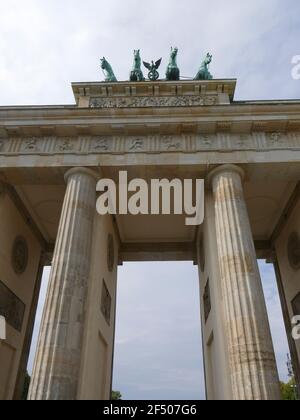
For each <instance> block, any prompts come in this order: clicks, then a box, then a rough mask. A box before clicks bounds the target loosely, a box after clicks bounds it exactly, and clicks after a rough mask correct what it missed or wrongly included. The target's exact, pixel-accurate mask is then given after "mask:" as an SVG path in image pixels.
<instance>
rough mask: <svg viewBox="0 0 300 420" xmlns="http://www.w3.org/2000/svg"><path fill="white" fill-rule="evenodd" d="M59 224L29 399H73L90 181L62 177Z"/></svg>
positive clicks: (81, 172)
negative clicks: (62, 203)
mask: <svg viewBox="0 0 300 420" xmlns="http://www.w3.org/2000/svg"><path fill="white" fill-rule="evenodd" d="M66 180H67V191H66V195H65V199H64V205H63V210H62V215H61V220H60V227H59V233H58V237H57V242H56V247H55V251H54V258H53V264H52V271H51V275H50V282H49V289H48V296H47V301H46V307H45V310H44V315H43V321H42V327H41V332H40V337H39V343H38V350H37V354H36V359H35V366H34V371H33V376H32V382H31V388H30V393H29V399H31V400H74V399H76V393H77V387H78V379H79V369H80V360H81V347H82V337H83V327H84V319H85V301H86V294H87V286H88V277H89V269H90V251H91V239H92V230H93V219H94V214H95V211H96V210H95V209H96V177H95V174H94V173H93V172H92V171H89V170H87V169H84V168H78V169H73V170H72V169H71V170H70V171H69V172H67V174H66Z"/></svg>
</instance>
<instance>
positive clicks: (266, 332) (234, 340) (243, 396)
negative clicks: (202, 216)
mask: <svg viewBox="0 0 300 420" xmlns="http://www.w3.org/2000/svg"><path fill="white" fill-rule="evenodd" d="M243 177H244V173H243V170H242V169H241V168H239V167H237V166H234V165H225V166H221V167H219V168H217V169H216V170H214V171H213V172H212V173H211V174H210V176H209V181H210V182H211V185H212V188H213V194H214V203H215V224H216V232H217V238H216V239H217V252H218V259H219V267H220V275H221V291H222V298H223V305H224V315H225V322H224V326H225V336H226V340H227V345H228V354H229V358H230V360H229V363H230V374H231V382H232V391H233V398H234V399H235V400H273V399H280V390H279V378H278V373H277V367H276V361H275V354H274V348H273V343H272V338H271V332H270V326H269V321H268V316H267V310H266V304H265V299H264V294H263V289H262V284H261V279H260V273H259V268H258V264H257V260H256V253H255V248H254V242H253V237H252V232H251V228H250V222H249V217H248V213H247V208H246V204H245V200H244V193H243V186H242V180H243ZM220 351H221V349H220Z"/></svg>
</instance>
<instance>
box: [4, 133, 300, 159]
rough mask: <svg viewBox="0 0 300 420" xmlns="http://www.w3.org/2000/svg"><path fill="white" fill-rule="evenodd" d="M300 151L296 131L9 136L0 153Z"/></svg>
mask: <svg viewBox="0 0 300 420" xmlns="http://www.w3.org/2000/svg"><path fill="white" fill-rule="evenodd" d="M276 150H293V151H300V133H287V134H285V133H252V134H230V133H217V134H176V135H159V134H158V135H146V136H130V135H128V136H125V135H124V136H77V137H55V136H52V137H11V138H8V139H0V156H1V155H2V156H19V155H46V156H47V155H61V154H62V155H66V154H70V155H74V154H75V155H81V154H99V155H102V154H128V153H178V152H180V153H190V152H202V151H207V152H220V153H229V152H232V151H257V152H259V151H276Z"/></svg>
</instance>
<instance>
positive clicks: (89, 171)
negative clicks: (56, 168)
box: [65, 167, 100, 182]
mask: <svg viewBox="0 0 300 420" xmlns="http://www.w3.org/2000/svg"><path fill="white" fill-rule="evenodd" d="M78 174H81V175H88V176H90V177H92V178H94V179H95V181H96V182H97V181H98V180H99V178H100V175H99V174H98V173H97V172H96V171H93V170H92V169H89V168H84V167H78V168H72V169H69V170H68V171H67V172H66V173H65V181H66V182H68V180H69V179H70V177H71V176H73V175H78Z"/></svg>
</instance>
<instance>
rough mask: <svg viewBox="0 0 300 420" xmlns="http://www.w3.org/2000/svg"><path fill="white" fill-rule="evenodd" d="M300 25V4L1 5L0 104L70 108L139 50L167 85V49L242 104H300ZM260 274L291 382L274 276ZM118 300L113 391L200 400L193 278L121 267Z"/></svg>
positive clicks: (186, 273) (54, 0)
mask: <svg viewBox="0 0 300 420" xmlns="http://www.w3.org/2000/svg"><path fill="white" fill-rule="evenodd" d="M299 16H300V3H299V2H298V1H297V0H285V1H283V0H251V1H249V0H247V1H246V0H244V1H241V0H227V1H226V2H225V1H223V0H214V1H213V2H207V1H202V0H185V1H181V2H180V1H178V0H151V1H150V2H145V1H143V2H141V1H140V0H139V1H137V0H125V1H124V0H110V1H103V0H85V1H79V0H63V1H61V0H9V1H6V0H0V92H1V94H0V105H16V104H18V105H21V104H28V105H30V104H68V103H73V102H74V98H73V96H72V91H71V87H70V82H72V81H96V80H102V78H103V75H102V73H101V71H100V69H99V58H100V57H103V56H106V58H107V59H108V60H109V62H110V63H111V64H112V66H113V68H114V70H115V73H116V76H117V77H118V79H119V80H125V79H127V78H128V74H129V71H130V69H131V66H132V52H133V49H137V48H140V49H141V54H142V58H143V59H144V60H147V61H150V60H152V59H153V60H156V59H158V58H160V57H163V63H162V67H161V75H163V74H164V71H165V67H166V65H167V60H168V55H169V49H170V47H171V46H178V48H179V56H178V64H179V66H180V68H181V74H182V75H183V76H190V77H193V76H195V74H196V73H197V70H198V67H199V65H200V63H201V60H202V58H203V56H204V55H205V54H206V53H207V52H208V51H210V52H211V53H212V54H213V56H214V58H213V63H212V66H211V72H212V73H213V74H214V76H215V77H216V78H226V77H228V78H237V79H238V87H237V92H236V99H239V100H240V99H281V98H282V99H286V98H299V96H300V81H295V80H293V79H292V77H291V69H292V65H291V60H292V57H293V56H294V55H299V54H300V45H299V39H300V27H299ZM262 271H263V279H264V286H265V292H266V297H267V303H268V307H269V314H270V321H271V324H272V333H273V337H274V343H275V346H276V354H277V358H278V362H279V369H280V374H281V377H282V378H284V377H286V368H285V358H286V353H287V344H286V340H285V339H284V335H283V325H282V319H281V317H280V309H279V302H278V296H277V294H276V288H275V286H274V284H275V283H274V275H273V272H272V268H271V266H265V265H264V266H262ZM46 278H47V276H46V275H45V278H44V284H46ZM118 292H119V293H118V296H119V298H118V318H117V320H118V323H117V337H116V360H115V374H114V387H115V388H117V389H119V390H120V391H121V392H122V393H123V395H124V397H125V398H127V399H130V398H161V399H164V398H173V399H176V398H203V397H204V385H203V367H202V360H201V343H200V327H199V291H198V283H197V273H196V269H195V267H193V266H192V265H190V264H167V265H166V264H155V265H153V264H150V265H149V264H140V265H125V266H124V267H122V268H121V269H120V276H119V291H118ZM44 294H45V287H44V288H43V292H42V295H44ZM40 308H41V305H40ZM40 308H39V312H38V317H37V325H38V323H39V319H40V313H41V309H40ZM36 334H37V328H36V330H35V337H36ZM35 340H36V339H35ZM34 342H35V341H34ZM30 363H31V365H32V356H31V362H30Z"/></svg>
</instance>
